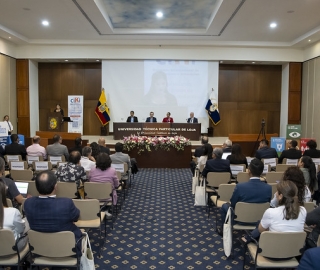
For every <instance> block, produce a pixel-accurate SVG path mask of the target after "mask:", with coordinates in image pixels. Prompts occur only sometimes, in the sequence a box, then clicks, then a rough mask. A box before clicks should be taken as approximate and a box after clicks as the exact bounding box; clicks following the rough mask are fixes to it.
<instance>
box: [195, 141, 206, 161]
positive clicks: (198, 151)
mask: <svg viewBox="0 0 320 270" xmlns="http://www.w3.org/2000/svg"><path fill="white" fill-rule="evenodd" d="M208 142H209V140H208V137H207V136H203V137H202V138H201V146H200V147H197V148H196V149H195V151H194V157H196V158H199V157H201V156H203V152H204V145H205V144H206V143H208Z"/></svg>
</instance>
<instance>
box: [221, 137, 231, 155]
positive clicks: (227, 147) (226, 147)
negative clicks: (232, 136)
mask: <svg viewBox="0 0 320 270" xmlns="http://www.w3.org/2000/svg"><path fill="white" fill-rule="evenodd" d="M222 149H223V153H231V151H232V141H231V140H229V139H226V140H225V142H224V143H223V145H222Z"/></svg>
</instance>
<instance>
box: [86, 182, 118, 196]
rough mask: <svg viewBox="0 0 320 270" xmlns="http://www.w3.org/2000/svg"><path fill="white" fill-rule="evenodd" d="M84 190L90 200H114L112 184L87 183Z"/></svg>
mask: <svg viewBox="0 0 320 270" xmlns="http://www.w3.org/2000/svg"><path fill="white" fill-rule="evenodd" d="M84 190H85V193H87V197H88V198H92V199H97V200H106V199H109V198H112V195H111V194H112V185H111V183H94V182H85V183H84Z"/></svg>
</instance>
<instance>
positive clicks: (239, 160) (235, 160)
mask: <svg viewBox="0 0 320 270" xmlns="http://www.w3.org/2000/svg"><path fill="white" fill-rule="evenodd" d="M227 159H228V160H230V164H245V165H246V168H247V167H248V161H247V158H246V156H245V155H244V154H242V150H241V146H240V144H237V143H235V144H234V145H232V148H231V155H229V156H227Z"/></svg>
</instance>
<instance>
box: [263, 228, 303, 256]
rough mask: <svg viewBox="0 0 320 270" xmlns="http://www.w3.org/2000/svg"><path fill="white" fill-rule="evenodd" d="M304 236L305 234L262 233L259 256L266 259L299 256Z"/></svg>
mask: <svg viewBox="0 0 320 270" xmlns="http://www.w3.org/2000/svg"><path fill="white" fill-rule="evenodd" d="M306 236H307V234H306V232H269V231H265V232H262V233H261V235H260V239H259V249H260V250H261V253H260V255H261V256H263V257H268V258H292V257H296V256H299V255H301V252H302V250H303V246H304V243H305V240H306Z"/></svg>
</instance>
